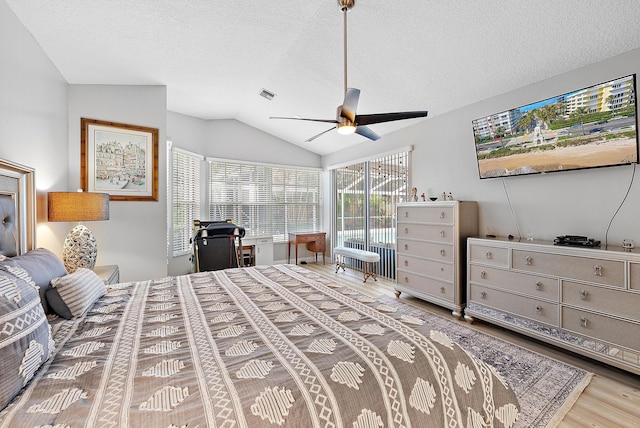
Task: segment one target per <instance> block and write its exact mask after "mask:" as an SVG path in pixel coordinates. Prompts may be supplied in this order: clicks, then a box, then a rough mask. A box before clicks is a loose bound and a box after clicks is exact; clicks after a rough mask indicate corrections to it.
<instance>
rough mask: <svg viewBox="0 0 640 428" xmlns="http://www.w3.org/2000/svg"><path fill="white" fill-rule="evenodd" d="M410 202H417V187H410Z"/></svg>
mask: <svg viewBox="0 0 640 428" xmlns="http://www.w3.org/2000/svg"><path fill="white" fill-rule="evenodd" d="M411 200H412V201H413V202H418V188H417V187H412V188H411Z"/></svg>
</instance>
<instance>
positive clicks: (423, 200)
mask: <svg viewBox="0 0 640 428" xmlns="http://www.w3.org/2000/svg"><path fill="white" fill-rule="evenodd" d="M420 197H421V198H422V202H425V201H426V200H427V199H426V198H425V196H424V192H423V193H422V195H420Z"/></svg>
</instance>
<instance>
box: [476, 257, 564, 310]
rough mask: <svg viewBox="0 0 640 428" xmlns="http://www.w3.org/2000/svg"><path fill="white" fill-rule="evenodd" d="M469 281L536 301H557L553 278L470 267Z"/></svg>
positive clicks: (486, 267)
mask: <svg viewBox="0 0 640 428" xmlns="http://www.w3.org/2000/svg"><path fill="white" fill-rule="evenodd" d="M469 280H470V281H472V282H476V283H479V284H484V285H491V286H493V287H496V288H500V289H503V290H506V291H516V292H518V293H522V294H526V295H528V296H531V297H534V298H538V299H548V300H553V301H554V302H557V301H558V280H557V279H553V278H547V277H543V276H536V275H530V274H526V273H520V272H512V271H507V270H502V269H496V268H492V267H489V266H478V265H470V266H469Z"/></svg>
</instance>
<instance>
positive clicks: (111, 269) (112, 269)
mask: <svg viewBox="0 0 640 428" xmlns="http://www.w3.org/2000/svg"><path fill="white" fill-rule="evenodd" d="M93 271H94V272H95V273H96V274H98V276H99V277H100V279H101V280H103V281H104V283H105V285H109V284H117V283H118V282H120V268H118V265H105V266H96V267H94V268H93Z"/></svg>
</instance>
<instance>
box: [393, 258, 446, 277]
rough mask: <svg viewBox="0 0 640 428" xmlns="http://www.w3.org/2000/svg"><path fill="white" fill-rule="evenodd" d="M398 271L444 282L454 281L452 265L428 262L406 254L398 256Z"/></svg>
mask: <svg viewBox="0 0 640 428" xmlns="http://www.w3.org/2000/svg"><path fill="white" fill-rule="evenodd" d="M398 269H402V270H403V271H405V272H413V273H418V274H421V275H427V276H430V277H433V278H437V279H441V280H444V281H453V280H454V279H455V278H454V265H453V263H447V262H436V261H430V260H425V259H421V258H419V257H413V256H409V255H406V254H398Z"/></svg>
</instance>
